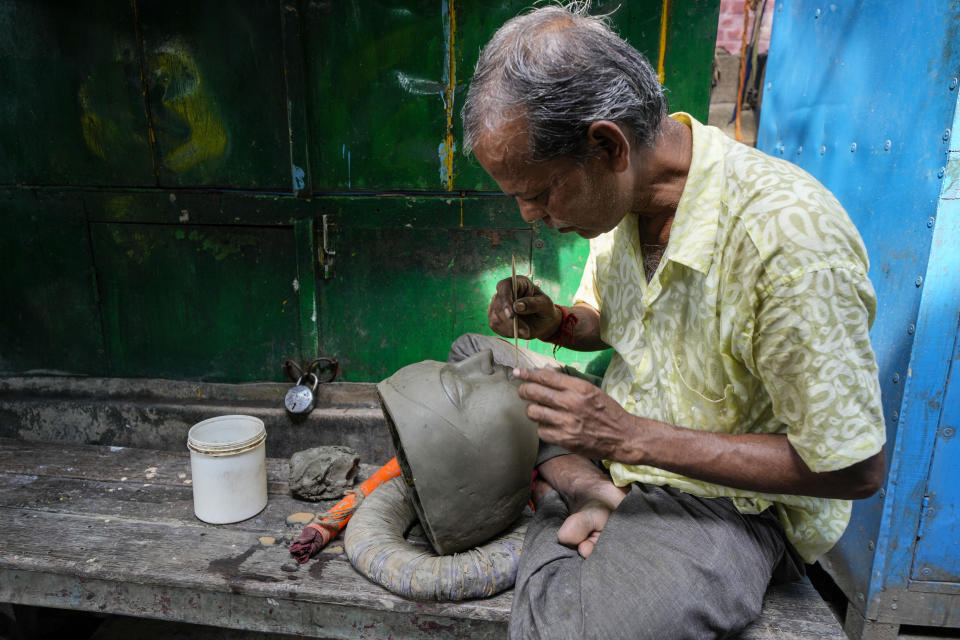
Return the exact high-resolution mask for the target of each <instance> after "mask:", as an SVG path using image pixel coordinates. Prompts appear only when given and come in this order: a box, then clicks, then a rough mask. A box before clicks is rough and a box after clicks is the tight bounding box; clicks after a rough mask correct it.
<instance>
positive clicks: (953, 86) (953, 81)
mask: <svg viewBox="0 0 960 640" xmlns="http://www.w3.org/2000/svg"><path fill="white" fill-rule="evenodd" d="M956 88H957V78H956V77H953V78H951V79H950V91H953V90H954V89H956Z"/></svg>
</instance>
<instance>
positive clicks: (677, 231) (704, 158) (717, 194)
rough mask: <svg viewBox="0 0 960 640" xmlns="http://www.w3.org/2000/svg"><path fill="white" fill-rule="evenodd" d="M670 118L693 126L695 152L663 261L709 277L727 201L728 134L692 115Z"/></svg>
mask: <svg viewBox="0 0 960 640" xmlns="http://www.w3.org/2000/svg"><path fill="white" fill-rule="evenodd" d="M670 117H671V118H673V119H674V120H677V121H679V122H681V123H683V124H685V125H686V126H688V127H690V131H691V133H692V134H693V153H692V157H691V160H690V171H689V172H688V173H687V181H686V184H685V185H684V187H683V193H682V194H681V196H680V202H679V203H678V205H677V213H676V215H675V216H674V218H673V225H672V226H671V228H670V239H669V240H668V241H667V250H666V251H665V252H664V255H663V259H664V260H670V261H673V262H679V263H681V264H684V265H686V266H687V267H690V268H691V269H694V270H696V271H699V272H701V273H704V274H706V273H707V271H708V270H709V269H710V265H711V263H712V262H713V253H714V249H715V248H716V241H717V225H718V223H719V220H720V207H721V202H722V200H723V180H724V177H723V176H724V169H723V154H724V149H723V147H724V140H723V136H724V135H725V134H723V133H721V132H720V131H718V130H717V129H715V128H712V127H706V126H704V125H703V124H701V123H700V122H698V121H697V120H696V119H695V118H694V117H693V116H691V115H690V114H689V113H683V112H677V113H673V114H670Z"/></svg>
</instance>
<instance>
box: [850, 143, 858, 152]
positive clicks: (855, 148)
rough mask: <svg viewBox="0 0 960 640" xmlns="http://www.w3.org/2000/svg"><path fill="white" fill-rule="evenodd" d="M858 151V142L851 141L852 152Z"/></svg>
mask: <svg viewBox="0 0 960 640" xmlns="http://www.w3.org/2000/svg"><path fill="white" fill-rule="evenodd" d="M856 152H857V143H856V142H851V143H850V153H856Z"/></svg>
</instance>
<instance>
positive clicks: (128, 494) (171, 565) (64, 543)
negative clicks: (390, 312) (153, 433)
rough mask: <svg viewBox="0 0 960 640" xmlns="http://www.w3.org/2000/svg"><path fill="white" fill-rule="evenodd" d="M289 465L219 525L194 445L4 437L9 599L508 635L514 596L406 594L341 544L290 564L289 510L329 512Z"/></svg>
mask: <svg viewBox="0 0 960 640" xmlns="http://www.w3.org/2000/svg"><path fill="white" fill-rule="evenodd" d="M285 464H286V460H285V459H270V460H269V463H268V469H269V484H270V490H271V493H270V497H269V503H268V506H267V508H266V509H265V510H264V511H263V512H261V513H260V514H258V515H257V516H255V517H254V518H251V519H249V520H246V521H244V522H242V523H237V524H232V525H209V524H206V523H203V522H201V521H199V520H197V519H196V518H195V517H194V515H193V506H192V492H191V488H190V486H189V485H186V484H185V480H188V479H189V459H188V456H187V454H186V453H170V452H159V451H149V450H138V449H128V448H122V447H102V446H73V445H68V446H64V445H58V444H49V443H28V442H22V441H15V440H9V439H3V440H0V469H3V471H2V472H0V540H2V541H3V544H2V550H0V601H8V602H15V603H22V604H31V605H37V606H52V607H66V608H75V609H82V610H87V611H101V612H108V613H116V614H123V615H137V616H143V617H164V618H167V619H172V620H179V621H182V622H189V623H194V624H212V625H219V626H228V627H233V628H239V629H253V630H259V631H269V632H282V633H300V634H304V635H309V636H321V637H331V638H354V637H363V638H386V637H390V636H393V637H396V638H402V637H420V635H421V634H422V632H423V631H424V630H431V631H437V632H438V636H439V637H449V638H456V637H464V636H469V637H481V638H485V637H500V636H501V635H502V632H503V622H504V621H505V620H506V618H507V616H508V615H509V608H510V594H504V595H501V596H498V597H496V598H492V599H490V600H485V601H482V602H470V603H422V602H414V601H410V600H405V599H403V598H400V597H398V596H395V595H393V594H391V593H389V592H387V591H386V590H384V589H382V588H381V587H379V586H377V585H374V584H372V583H370V582H369V581H367V580H366V578H364V577H363V576H361V575H360V574H358V573H357V572H356V571H355V570H354V569H353V567H352V566H351V565H350V563H349V561H348V560H347V558H346V556H345V555H344V553H343V548H342V545H340V544H339V543H337V542H335V543H334V544H333V545H331V547H329V548H328V549H327V550H325V551H324V552H323V553H322V554H320V555H319V556H318V557H317V558H316V559H314V560H313V561H311V563H309V564H308V565H305V566H303V567H299V570H298V571H295V572H288V571H285V570H284V569H283V568H282V567H283V566H284V565H288V566H289V565H290V564H291V558H290V555H289V551H288V549H287V547H288V546H289V543H290V541H291V540H292V539H293V537H295V536H296V534H297V533H299V531H300V528H301V526H302V525H299V524H296V525H288V524H286V517H287V516H288V515H289V514H290V513H293V512H296V511H314V510H316V509H317V508H318V505H317V503H308V502H305V501H300V500H296V499H295V498H293V497H291V496H289V495H288V490H287V487H286V481H285V474H286V470H285ZM371 470H372V467H370V466H367V467H366V469H365V472H367V473H369V472H370V471H371ZM60 474H63V475H60ZM184 475H186V476H187V477H182V476H184ZM64 476H66V477H64ZM325 504H326V505H329V502H327V503H325ZM44 532H48V535H44ZM265 535H270V536H273V537H275V538H276V539H277V543H276V544H273V545H264V544H262V543H261V542H260V537H261V536H265Z"/></svg>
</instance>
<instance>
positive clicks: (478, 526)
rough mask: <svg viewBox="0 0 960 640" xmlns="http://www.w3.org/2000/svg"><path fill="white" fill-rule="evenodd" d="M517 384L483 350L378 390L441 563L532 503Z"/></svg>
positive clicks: (412, 369)
mask: <svg viewBox="0 0 960 640" xmlns="http://www.w3.org/2000/svg"><path fill="white" fill-rule="evenodd" d="M519 384H520V382H519V381H517V380H514V379H513V377H512V375H511V374H510V368H509V367H505V366H502V365H496V364H494V362H493V357H492V354H491V352H490V351H489V350H485V351H481V352H479V353H477V354H475V355H473V356H471V357H469V358H467V359H465V360H462V361H460V362H457V363H450V364H446V363H442V362H435V361H432V360H427V361H424V362H419V363H416V364H412V365H410V366H407V367H404V368H403V369H400V370H399V371H397V372H396V373H395V374H394V375H393V376H391V377H389V378H387V379H386V380H384V381H383V382H381V383H380V384H379V385H377V390H378V392H379V394H380V400H381V403H382V405H383V408H384V413H385V414H386V416H387V423H388V424H389V426H390V432H391V436H392V437H393V443H394V447H395V448H396V451H397V459H398V461H399V462H400V467H401V469H402V470H403V476H404V479H405V480H406V483H407V486H408V491H409V494H410V498H411V501H412V502H413V505H414V507H415V508H416V511H417V515H418V516H419V518H420V522H421V524H422V525H423V528H424V531H425V532H426V534H427V537H428V538H429V540H430V543H431V544H432V545H433V548H434V549H435V550H436V551H437V553H439V554H441V555H443V554H449V553H454V552H457V551H462V550H463V549H469V548H471V547H474V546H476V545H477V544H479V543H482V542H484V541H486V540H488V539H490V538H492V537H493V536H495V535H496V534H498V533H500V532H501V531H503V530H504V529H505V528H506V527H507V526H509V525H510V524H511V523H512V522H513V521H514V520H516V519H517V517H519V515H520V514H521V512H522V511H523V508H524V506H525V505H526V504H527V502H528V500H529V497H530V477H531V473H532V471H533V466H534V463H535V461H536V456H537V444H538V440H537V429H536V424H535V423H533V422H532V421H531V420H530V419H529V418H527V416H526V402H524V401H523V400H521V399H520V397H519V396H518V395H517V387H518V386H519Z"/></svg>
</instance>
